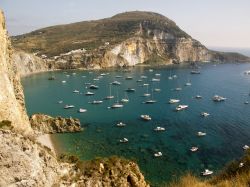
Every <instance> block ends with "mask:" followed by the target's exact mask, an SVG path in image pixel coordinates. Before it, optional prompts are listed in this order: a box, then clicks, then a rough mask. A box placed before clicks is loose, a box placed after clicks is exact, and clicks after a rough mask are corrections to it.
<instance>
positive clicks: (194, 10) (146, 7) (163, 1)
mask: <svg viewBox="0 0 250 187" xmlns="http://www.w3.org/2000/svg"><path fill="white" fill-rule="evenodd" d="M110 5H112V6H110ZM248 7H250V1H247V0H239V1H237V2H236V1H234V0H227V1H226V0H221V1H220V2H218V1H215V0H209V1H208V0H206V1H203V2H196V1H195V0H190V1H189V2H182V1H180V0H176V1H175V2H171V1H170V0H156V1H153V0H149V1H148V2H147V3H145V2H144V1H143V0H134V1H132V0H126V1H124V0H121V1H120V2H119V3H118V2H117V1H115V0H107V1H105V2H99V1H97V0H92V1H90V0H86V1H85V2H82V1H80V0H72V1H70V2H69V1H66V0H61V1H59V0H54V1H53V2H51V1H48V0H43V1H36V2H35V1H32V0H25V1H22V2H20V1H18V0H12V1H9V0H2V2H1V3H0V9H2V10H3V11H4V13H5V16H6V22H7V28H8V31H9V34H10V35H11V36H13V35H19V34H24V33H28V32H31V31H34V30H37V29H40V28H44V27H48V26H53V25H59V24H68V23H73V22H80V21H88V20H96V19H102V18H107V17H111V16H113V15H115V14H117V13H121V12H126V11H135V10H139V11H151V12H157V13H160V14H162V15H164V16H166V17H168V18H169V19H171V20H173V21H174V22H176V24H177V25H178V26H179V27H180V28H181V29H182V30H184V31H185V32H187V33H188V34H189V35H191V36H192V37H193V38H194V39H196V40H198V41H200V42H201V43H202V44H204V45H205V46H207V47H208V48H211V49H215V48H225V49H226V48H232V49H237V48H238V49H239V48H242V49H244V48H247V49H250V37H249V33H250V20H249V19H248V18H249V17H250V11H248ZM211 46H212V47H211ZM213 46H215V47H213ZM247 55H248V56H250V53H248V52H247Z"/></svg>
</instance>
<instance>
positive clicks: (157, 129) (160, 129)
mask: <svg viewBox="0 0 250 187" xmlns="http://www.w3.org/2000/svg"><path fill="white" fill-rule="evenodd" d="M165 130H166V129H165V128H164V127H156V128H155V129H154V131H165Z"/></svg>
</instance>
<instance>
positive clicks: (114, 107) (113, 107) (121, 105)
mask: <svg viewBox="0 0 250 187" xmlns="http://www.w3.org/2000/svg"><path fill="white" fill-rule="evenodd" d="M122 107H123V104H121V103H119V97H118V92H117V101H116V103H114V104H113V105H112V106H111V108H112V109H116V108H122Z"/></svg>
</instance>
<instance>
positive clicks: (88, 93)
mask: <svg viewBox="0 0 250 187" xmlns="http://www.w3.org/2000/svg"><path fill="white" fill-rule="evenodd" d="M85 95H88V96H90V95H95V93H93V92H87V93H85Z"/></svg>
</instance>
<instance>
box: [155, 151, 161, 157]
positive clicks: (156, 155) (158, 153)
mask: <svg viewBox="0 0 250 187" xmlns="http://www.w3.org/2000/svg"><path fill="white" fill-rule="evenodd" d="M161 156H162V152H160V151H159V152H157V153H155V154H154V157H161Z"/></svg>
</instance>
